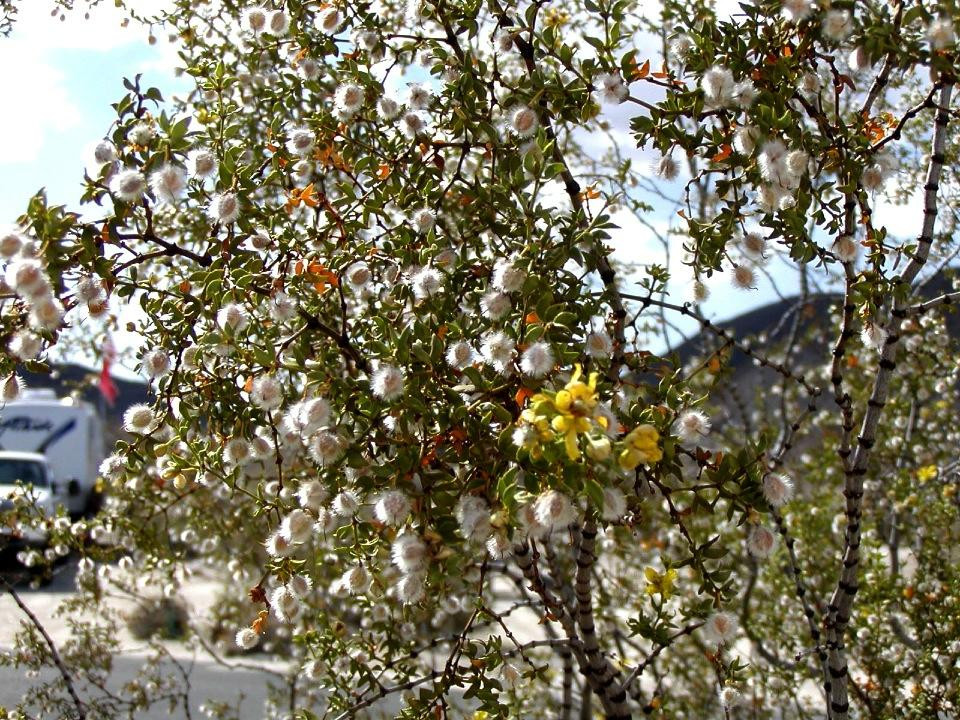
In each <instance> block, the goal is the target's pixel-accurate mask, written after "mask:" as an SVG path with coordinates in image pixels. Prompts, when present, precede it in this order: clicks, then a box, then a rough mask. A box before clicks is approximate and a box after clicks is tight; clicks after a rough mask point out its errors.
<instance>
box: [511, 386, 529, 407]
mask: <svg viewBox="0 0 960 720" xmlns="http://www.w3.org/2000/svg"><path fill="white" fill-rule="evenodd" d="M532 395H533V390H531V389H530V388H528V387H524V386H523V385H521V386H520V389H519V390H517V394H516V395H514V396H513V399H514V401H516V403H517V407H518V408H522V407H523V406H524V405H526V404H527V400H529V399H530V397H531V396H532Z"/></svg>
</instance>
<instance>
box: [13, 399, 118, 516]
mask: <svg viewBox="0 0 960 720" xmlns="http://www.w3.org/2000/svg"><path fill="white" fill-rule="evenodd" d="M0 451H17V452H25V453H37V454H39V455H43V456H44V457H46V459H47V462H48V464H49V466H50V469H51V471H52V473H53V477H54V478H56V481H57V483H58V484H59V485H60V488H61V492H60V493H59V494H58V501H59V502H62V504H63V505H64V506H66V508H67V511H68V512H69V513H70V514H71V515H72V516H74V517H77V516H80V515H83V514H85V513H89V512H92V511H94V510H96V508H97V506H98V502H99V494H98V493H97V492H96V490H95V485H96V480H97V472H98V469H99V467H100V463H101V461H102V460H103V458H104V448H103V423H102V422H101V420H100V416H99V415H98V414H97V412H96V410H95V409H94V407H93V406H92V405H91V404H90V403H86V402H82V401H78V400H75V399H73V398H62V399H60V398H57V396H56V394H55V393H54V392H53V391H52V390H28V391H27V392H26V393H24V395H23V397H22V398H20V399H19V400H15V401H12V402H8V403H7V404H6V405H4V406H3V407H2V408H0Z"/></svg>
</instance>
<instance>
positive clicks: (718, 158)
mask: <svg viewBox="0 0 960 720" xmlns="http://www.w3.org/2000/svg"><path fill="white" fill-rule="evenodd" d="M732 152H733V148H732V147H730V145H729V144H727V143H724V144H723V145H721V146H720V152H718V153H717V154H716V155H714V156H713V157H712V158H710V160H712V161H713V162H715V163H718V162H723V161H724V160H726V159H727V158H728V157H730V154H731V153H732Z"/></svg>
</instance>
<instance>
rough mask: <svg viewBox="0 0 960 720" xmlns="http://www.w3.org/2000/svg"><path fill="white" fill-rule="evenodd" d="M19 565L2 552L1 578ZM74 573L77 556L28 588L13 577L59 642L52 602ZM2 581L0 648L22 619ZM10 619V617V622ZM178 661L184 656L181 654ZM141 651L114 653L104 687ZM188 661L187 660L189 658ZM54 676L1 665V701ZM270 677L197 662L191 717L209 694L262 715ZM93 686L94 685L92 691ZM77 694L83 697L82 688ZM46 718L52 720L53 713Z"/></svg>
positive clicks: (169, 719)
mask: <svg viewBox="0 0 960 720" xmlns="http://www.w3.org/2000/svg"><path fill="white" fill-rule="evenodd" d="M21 573H22V568H20V566H19V565H18V564H16V563H15V562H13V561H12V559H11V558H10V557H7V556H5V557H0V578H3V579H4V580H9V581H14V580H15V579H16V578H17V577H18V576H21ZM75 574H76V563H75V561H68V562H65V563H64V564H62V565H61V566H59V567H58V568H57V572H56V573H55V575H54V578H53V580H52V582H50V583H48V584H47V585H45V586H43V587H40V588H31V587H29V586H28V585H26V584H24V583H17V585H16V590H17V593H18V594H19V595H20V597H21V598H22V600H23V602H24V603H26V605H27V606H28V607H30V608H31V610H33V611H34V612H35V613H36V614H37V615H38V616H40V618H41V620H42V622H43V623H44V626H45V627H46V628H47V630H48V631H49V632H50V633H51V634H52V635H53V636H54V637H55V638H56V641H57V642H58V644H59V643H61V642H62V641H63V640H64V639H65V638H66V637H67V636H69V631H68V630H67V628H66V627H65V623H64V622H63V619H62V618H61V617H57V616H56V614H55V609H56V606H57V605H59V603H60V601H61V600H63V599H64V598H65V597H66V596H68V595H69V594H70V593H72V592H74V590H75V585H74V576H75ZM4 589H5V588H4V585H3V583H2V582H0V618H2V619H3V620H4V625H5V626H7V627H4V628H3V630H2V632H0V650H9V649H10V648H11V643H12V636H13V633H14V632H15V631H16V629H17V626H18V625H19V622H20V620H21V619H22V617H21V615H20V612H19V610H18V608H16V607H15V606H14V604H13V602H12V600H11V598H10V597H9V595H8V594H7V593H6V592H4ZM10 621H14V622H10ZM180 661H181V662H183V657H182V656H181V658H180ZM143 662H144V658H143V656H142V655H138V654H134V655H126V654H124V655H119V656H117V657H116V658H115V659H114V671H113V673H112V675H111V678H110V682H109V684H108V686H107V687H108V689H109V690H110V691H111V692H117V691H118V690H119V689H120V688H121V687H122V686H123V685H124V684H125V683H126V682H128V681H129V680H131V679H133V678H134V677H136V675H137V672H138V671H139V670H140V668H141V667H142V666H143ZM187 663H189V660H188V661H187ZM162 667H163V668H164V669H165V670H168V671H169V672H170V673H171V674H173V675H175V676H177V677H179V674H178V673H177V670H176V668H175V667H174V666H173V664H172V663H170V662H168V663H166V665H165V666H162ZM56 679H58V675H57V673H56V671H54V670H52V669H49V670H45V671H44V672H43V673H41V675H40V677H38V678H33V679H29V678H27V677H25V675H24V672H23V671H22V670H17V669H12V668H7V667H0V707H7V708H10V707H14V706H16V704H17V703H18V702H20V700H21V698H22V697H23V694H24V693H25V692H27V691H28V690H29V688H30V687H35V686H36V685H38V684H40V683H42V682H48V681H50V680H56ZM269 679H270V676H268V675H267V674H266V673H258V672H255V671H251V670H243V669H235V670H229V669H226V668H224V667H223V666H221V665H218V664H216V663H214V662H212V661H205V662H197V663H196V664H195V665H194V666H193V672H192V675H191V688H192V690H191V693H190V712H191V716H192V718H194V720H199V718H202V717H205V716H204V715H203V714H201V713H200V712H199V706H200V705H201V704H203V702H205V701H206V700H208V699H214V700H219V701H221V702H228V703H230V704H231V705H232V706H234V707H236V706H237V704H238V703H239V709H240V717H241V718H243V719H244V720H246V719H247V718H249V719H250V720H261V719H262V718H263V717H265V715H264V712H263V708H264V702H265V700H266V698H267V682H268V680H269ZM95 692H96V691H95ZM80 694H81V698H84V697H86V695H85V693H83V692H81V693H80ZM186 716H187V714H186V712H185V711H184V709H183V707H179V708H177V709H176V710H175V711H174V712H172V713H171V712H170V708H169V706H168V705H163V706H160V707H157V708H154V709H152V710H150V711H149V712H145V713H138V714H137V718H138V720H139V719H140V718H143V719H144V720H174V719H178V718H185V717H186ZM50 720H55V719H53V718H51V719H50Z"/></svg>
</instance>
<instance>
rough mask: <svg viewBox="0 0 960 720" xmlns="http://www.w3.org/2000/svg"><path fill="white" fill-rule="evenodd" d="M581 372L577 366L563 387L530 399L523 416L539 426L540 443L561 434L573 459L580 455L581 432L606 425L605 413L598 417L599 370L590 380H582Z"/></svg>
mask: <svg viewBox="0 0 960 720" xmlns="http://www.w3.org/2000/svg"><path fill="white" fill-rule="evenodd" d="M582 375H583V371H582V369H581V368H580V366H579V365H577V366H576V368H575V369H574V372H573V376H572V377H571V378H570V382H568V383H567V384H566V385H565V386H564V388H563V390H560V391H558V392H556V393H550V392H543V393H537V394H536V395H534V396H533V397H532V398H530V407H528V408H527V409H526V410H524V411H523V413H521V415H520V419H521V420H523V421H524V422H526V423H529V424H530V425H531V426H532V427H533V428H535V429H536V431H537V434H538V436H539V440H540V441H541V442H549V441H551V440H553V439H554V438H555V437H557V436H559V437H562V438H563V443H564V446H565V447H566V450H567V457H569V458H570V459H571V460H577V459H579V458H580V443H579V441H578V438H579V436H580V435H582V434H584V433H587V432H589V431H590V430H591V429H593V427H594V426H599V427H600V428H604V429H605V428H606V427H607V418H606V417H605V416H599V417H595V411H596V409H597V404H598V398H597V373H590V378H589V380H588V381H587V382H583V381H582V380H581V379H580V378H581V376H582Z"/></svg>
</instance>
